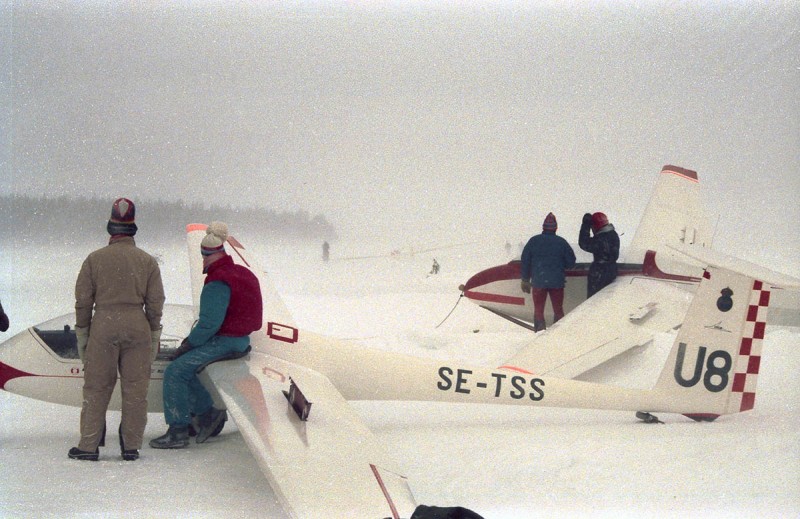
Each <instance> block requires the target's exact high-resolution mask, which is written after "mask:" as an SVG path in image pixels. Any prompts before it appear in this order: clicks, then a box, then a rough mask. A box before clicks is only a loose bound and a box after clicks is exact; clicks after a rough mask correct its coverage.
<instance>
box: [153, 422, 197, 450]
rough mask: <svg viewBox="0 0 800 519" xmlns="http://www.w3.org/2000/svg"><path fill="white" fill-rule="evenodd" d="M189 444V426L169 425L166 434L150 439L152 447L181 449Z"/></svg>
mask: <svg viewBox="0 0 800 519" xmlns="http://www.w3.org/2000/svg"><path fill="white" fill-rule="evenodd" d="M187 445H189V426H188V425H170V426H169V429H168V430H167V432H166V434H164V435H163V436H159V437H158V438H155V439H152V440H150V447H152V448H154V449H182V448H184V447H186V446H187Z"/></svg>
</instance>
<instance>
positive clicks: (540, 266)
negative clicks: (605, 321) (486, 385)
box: [521, 213, 575, 332]
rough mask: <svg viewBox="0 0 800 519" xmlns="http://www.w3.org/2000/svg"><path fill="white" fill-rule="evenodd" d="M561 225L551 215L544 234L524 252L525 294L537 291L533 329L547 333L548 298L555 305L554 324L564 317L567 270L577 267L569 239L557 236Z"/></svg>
mask: <svg viewBox="0 0 800 519" xmlns="http://www.w3.org/2000/svg"><path fill="white" fill-rule="evenodd" d="M557 229H558V222H557V221H556V217H555V215H554V214H553V213H548V214H547V217H546V218H545V219H544V223H542V233H541V234H537V235H536V236H533V237H532V238H531V239H530V240H528V243H527V244H526V245H525V248H524V249H523V250H522V282H521V288H522V291H523V292H525V293H526V294H527V293H530V292H531V289H533V329H534V331H537V332H538V331H541V330H544V329H545V328H546V327H547V326H546V324H545V320H544V306H545V303H546V302H547V296H548V295H549V296H550V304H551V305H553V322H554V323H555V322H557V321H558V320H559V319H561V318H562V317H564V285H565V284H566V276H565V275H564V271H565V270H566V269H568V268H570V267H573V266H574V265H575V252H574V251H573V250H572V247H570V245H569V243H567V240H565V239H564V238H562V237H561V236H557V235H556V230H557Z"/></svg>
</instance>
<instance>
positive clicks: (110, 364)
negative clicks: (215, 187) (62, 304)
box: [68, 198, 164, 461]
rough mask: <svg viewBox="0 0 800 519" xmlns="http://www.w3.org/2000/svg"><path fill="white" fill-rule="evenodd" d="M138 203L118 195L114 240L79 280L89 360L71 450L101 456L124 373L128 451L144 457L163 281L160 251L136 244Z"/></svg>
mask: <svg viewBox="0 0 800 519" xmlns="http://www.w3.org/2000/svg"><path fill="white" fill-rule="evenodd" d="M135 215H136V207H135V206H134V205H133V202H132V201H130V200H129V199H127V198H118V199H117V200H115V201H114V205H113V206H112V208H111V218H109V220H108V224H107V225H106V230H107V231H108V234H110V235H111V238H110V239H109V241H108V245H107V246H106V247H103V248H101V249H98V250H96V251H94V252H92V253H91V254H89V256H88V257H87V258H86V260H85V261H84V262H83V265H82V266H81V270H80V272H79V273H78V279H77V281H76V282H75V336H76V337H77V339H78V355H79V356H80V358H81V360H82V361H83V407H82V409H81V423H80V432H81V439H80V443H78V446H77V447H73V448H72V449H70V450H69V453H68V456H69V457H70V458H72V459H76V460H90V461H97V459H98V456H99V449H98V447H99V446H101V445H102V444H103V441H104V436H105V428H106V411H107V409H108V402H109V400H110V399H111V393H112V391H113V390H114V386H115V385H116V384H117V376H118V375H119V379H120V384H121V386H122V392H121V393H122V420H121V423H120V426H119V432H120V438H119V443H120V449H121V451H122V459H123V460H126V461H133V460H136V459H138V458H139V449H140V448H141V446H142V437H143V435H144V428H145V425H147V388H148V387H149V385H150V366H151V364H152V361H153V359H154V358H155V356H156V354H158V347H159V341H160V337H161V313H162V311H163V309H164V287H163V285H162V283H161V271H160V270H159V268H158V263H157V262H156V260H155V258H153V256H151V255H150V254H148V253H146V252H145V251H143V250H142V249H139V248H138V247H136V243H135V242H134V239H133V236H134V235H135V234H136V231H137V227H136V222H135Z"/></svg>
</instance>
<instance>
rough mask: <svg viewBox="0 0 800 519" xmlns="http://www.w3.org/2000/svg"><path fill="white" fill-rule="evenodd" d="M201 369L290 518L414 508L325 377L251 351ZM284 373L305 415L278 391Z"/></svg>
mask: <svg viewBox="0 0 800 519" xmlns="http://www.w3.org/2000/svg"><path fill="white" fill-rule="evenodd" d="M207 371H208V373H209V375H210V377H211V379H212V380H213V382H214V384H215V385H216V387H217V390H218V391H219V393H220V395H221V396H222V399H223V400H224V401H225V404H226V405H227V408H228V412H229V413H230V415H231V416H232V417H233V419H234V421H235V422H236V425H237V426H238V428H239V430H240V431H241V433H242V436H243V437H244V439H245V441H246V442H247V444H248V446H249V447H250V450H251V451H252V452H253V455H254V456H255V458H256V459H257V460H258V463H259V466H260V468H261V470H262V471H263V473H264V474H265V475H266V476H267V479H268V480H269V483H270V485H271V486H272V488H273V490H274V491H275V493H276V495H277V496H278V498H279V499H280V501H281V504H282V505H283V506H284V508H285V509H286V510H287V511H288V512H289V513H290V514H291V516H292V517H299V518H305V517H349V518H351V517H374V518H384V517H394V518H398V517H410V516H411V514H412V513H413V512H414V509H415V508H416V504H415V502H414V498H413V496H412V495H411V491H410V489H409V487H408V484H407V481H406V478H405V477H404V476H402V475H400V472H399V471H398V469H397V467H395V466H394V463H393V462H392V461H391V460H390V457H389V456H388V455H387V454H386V452H385V451H384V449H383V448H382V446H381V445H380V444H379V443H378V441H377V439H376V438H375V436H374V435H373V434H372V433H371V432H370V430H369V429H368V428H367V427H366V425H364V424H363V423H362V421H361V419H360V417H359V416H358V415H357V414H356V413H355V411H353V410H352V409H351V408H350V406H349V405H348V404H347V402H346V401H345V399H344V398H343V397H342V396H341V394H340V393H339V392H338V391H337V390H336V388H335V387H334V386H333V384H331V382H330V381H329V380H328V378H327V377H325V376H324V375H321V374H320V373H317V372H315V371H312V370H310V369H307V368H304V367H301V366H298V365H296V364H291V363H288V362H285V361H282V360H280V359H277V358H274V357H270V356H268V355H264V354H262V353H257V352H254V353H252V354H251V355H250V356H249V358H248V360H247V361H246V362H245V361H244V360H236V361H226V362H219V363H215V364H212V365H210V366H209V367H208V368H207ZM289 377H291V380H292V381H294V383H295V384H296V385H297V387H298V388H299V389H300V391H302V393H303V395H304V396H305V398H306V399H307V400H308V401H310V402H311V407H310V411H309V414H308V418H307V420H306V421H303V420H301V419H300V418H299V416H298V414H297V413H296V412H295V411H294V410H293V409H292V408H291V407H290V405H289V402H288V399H287V397H286V396H285V395H284V391H288V390H289V386H290V380H289Z"/></svg>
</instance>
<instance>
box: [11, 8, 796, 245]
mask: <svg viewBox="0 0 800 519" xmlns="http://www.w3.org/2000/svg"><path fill="white" fill-rule="evenodd" d="M694 4H696V2H687V3H678V2H636V3H633V2H548V3H536V2H505V1H495V2H432V3H431V2H396V3H395V2H358V3H357V2H336V3H334V2H303V3H301V7H293V6H290V4H289V3H288V2H238V3H232V2H223V1H213V2H212V1H197V2H171V1H170V2H129V3H126V2H105V1H103V2H100V1H91V2H53V1H48V2H39V1H30V2H24V1H13V2H9V0H0V6H2V7H1V8H0V9H2V12H0V20H2V22H0V23H1V24H2V33H0V34H1V36H0V49H2V51H0V52H2V58H3V67H2V76H0V83H1V84H2V86H1V87H0V102H1V103H2V104H0V106H1V107H2V110H0V114H2V115H1V117H2V118H1V119H0V126H1V128H0V129H2V137H1V139H2V143H1V144H2V146H0V179H1V180H2V186H0V192H3V193H9V192H11V193H51V194H56V193H59V192H66V193H68V194H75V195H100V196H108V197H109V198H111V197H116V196H129V197H131V198H134V199H137V198H138V199H142V198H148V197H161V198H167V199H183V200H187V201H194V200H204V201H208V202H209V203H211V202H218V203H231V204H243V205H250V206H252V205H264V206H268V207H273V208H275V209H279V210H283V209H289V210H293V209H305V210H308V211H309V212H311V213H312V214H316V213H322V214H325V215H326V216H327V217H328V219H329V220H330V221H331V222H332V223H333V224H334V225H335V226H336V227H337V228H338V229H339V231H340V233H341V234H343V235H345V236H350V235H356V234H363V235H365V236H372V235H379V234H389V235H392V234H393V235H397V236H398V239H399V240H410V239H419V240H420V241H424V242H431V241H437V240H438V241H440V242H441V241H442V240H444V241H447V240H454V241H460V240H462V239H470V240H471V239H474V238H476V237H479V236H481V235H486V234H487V233H491V235H493V236H499V240H501V241H504V240H505V239H510V240H517V239H523V238H524V237H526V236H527V235H529V234H531V233H535V232H538V231H539V230H540V229H541V221H542V220H543V218H544V216H545V215H546V214H547V212H548V211H555V212H556V215H557V216H558V218H559V222H560V229H561V230H562V232H564V233H566V234H569V235H570V237H571V235H572V234H573V233H577V228H578V225H579V219H580V216H581V215H582V214H583V212H584V211H595V210H603V211H604V212H606V213H608V214H609V216H610V217H611V219H612V221H614V222H616V223H617V226H618V227H619V228H620V229H621V230H622V231H623V232H625V231H627V234H626V236H631V235H632V233H633V226H635V224H636V222H637V221H638V218H639V217H640V216H641V213H642V211H643V209H644V206H645V205H646V202H647V198H648V197H649V194H650V191H651V189H652V187H653V182H654V181H655V178H656V176H657V174H658V171H660V169H661V167H662V166H663V165H664V164H667V163H671V164H677V165H679V166H682V167H686V168H690V169H695V170H697V171H698V172H699V175H700V178H701V182H702V184H703V186H704V192H705V193H706V195H707V198H708V199H709V205H710V208H711V211H712V213H713V214H714V215H715V217H719V219H720V223H719V234H720V236H721V235H722V234H723V233H725V234H727V235H731V234H735V235H736V236H737V239H738V240H741V241H731V242H729V244H730V245H732V246H738V245H739V244H741V243H747V242H751V241H752V242H754V243H755V247H756V248H763V247H764V246H765V245H767V244H766V243H764V242H763V236H764V234H765V232H768V233H774V235H777V236H782V237H783V236H785V237H786V240H788V242H787V241H785V240H784V241H783V242H782V243H781V244H779V245H778V249H779V250H782V251H784V252H786V253H792V252H794V253H796V251H798V250H800V239H799V238H798V234H800V233H798V231H797V228H798V224H800V209H798V206H799V205H800V204H798V196H799V195H800V36H799V35H798V30H799V29H798V28H800V4H798V3H797V2H793V1H789V2H700V4H703V5H702V6H698V5H694ZM742 206H745V209H743V207H742ZM743 220H749V221H743ZM177 224H178V225H181V226H182V225H183V222H177ZM573 239H574V238H573ZM725 239H729V240H730V238H723V242H724V240H725ZM759 240H762V241H759ZM718 243H719V242H718ZM728 252H736V251H728ZM794 255H795V256H796V254H794Z"/></svg>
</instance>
